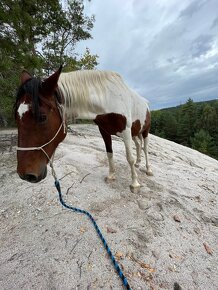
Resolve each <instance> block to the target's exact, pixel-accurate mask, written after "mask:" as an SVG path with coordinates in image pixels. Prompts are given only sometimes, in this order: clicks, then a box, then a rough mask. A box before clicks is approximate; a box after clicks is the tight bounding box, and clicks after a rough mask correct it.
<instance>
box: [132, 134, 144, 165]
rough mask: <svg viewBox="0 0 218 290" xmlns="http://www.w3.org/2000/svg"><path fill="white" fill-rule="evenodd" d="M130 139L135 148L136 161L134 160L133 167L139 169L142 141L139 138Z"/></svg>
mask: <svg viewBox="0 0 218 290" xmlns="http://www.w3.org/2000/svg"><path fill="white" fill-rule="evenodd" d="M132 139H133V141H134V143H135V146H136V156H137V159H136V163H135V167H139V163H140V162H141V152H142V139H141V138H140V136H134V137H133V138H132Z"/></svg>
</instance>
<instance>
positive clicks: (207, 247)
mask: <svg viewBox="0 0 218 290" xmlns="http://www.w3.org/2000/svg"><path fill="white" fill-rule="evenodd" d="M203 245H204V248H205V250H206V252H207V253H208V254H209V255H212V253H213V251H212V249H211V248H210V247H209V246H208V245H207V244H206V243H203Z"/></svg>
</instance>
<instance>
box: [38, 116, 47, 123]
mask: <svg viewBox="0 0 218 290" xmlns="http://www.w3.org/2000/svg"><path fill="white" fill-rule="evenodd" d="M46 121H47V116H46V115H45V114H40V115H39V123H41V124H43V123H45V122H46Z"/></svg>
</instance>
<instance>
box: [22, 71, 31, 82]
mask: <svg viewBox="0 0 218 290" xmlns="http://www.w3.org/2000/svg"><path fill="white" fill-rule="evenodd" d="M32 78H33V77H32V76H31V74H30V73H28V71H26V70H23V71H22V73H21V75H20V81H21V84H24V83H25V82H27V81H28V80H30V79H32Z"/></svg>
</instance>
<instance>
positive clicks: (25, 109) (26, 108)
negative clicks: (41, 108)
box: [17, 102, 29, 119]
mask: <svg viewBox="0 0 218 290" xmlns="http://www.w3.org/2000/svg"><path fill="white" fill-rule="evenodd" d="M28 111H29V104H25V102H23V103H21V104H20V106H19V108H18V110H17V113H18V115H19V117H20V119H22V117H23V115H24V114H25V113H26V112H28Z"/></svg>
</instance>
